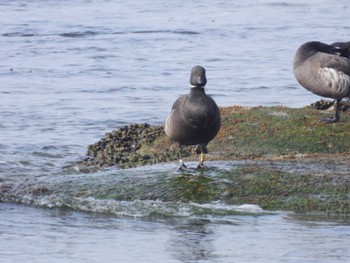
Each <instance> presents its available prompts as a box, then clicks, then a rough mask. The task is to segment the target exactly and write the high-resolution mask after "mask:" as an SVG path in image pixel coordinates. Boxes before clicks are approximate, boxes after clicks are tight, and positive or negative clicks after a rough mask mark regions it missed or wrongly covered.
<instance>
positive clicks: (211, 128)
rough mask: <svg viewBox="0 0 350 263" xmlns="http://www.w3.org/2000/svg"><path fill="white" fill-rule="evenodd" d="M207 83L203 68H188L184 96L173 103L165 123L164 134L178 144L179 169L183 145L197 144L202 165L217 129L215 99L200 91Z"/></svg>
mask: <svg viewBox="0 0 350 263" xmlns="http://www.w3.org/2000/svg"><path fill="white" fill-rule="evenodd" d="M206 83H207V78H206V76H205V69H204V68H203V67H201V66H195V67H193V68H192V72H191V78H190V84H191V90H190V93H189V94H188V95H182V96H180V97H179V98H178V99H177V100H176V101H175V102H174V104H173V107H172V109H171V114H170V116H169V117H168V118H167V120H166V123H165V134H166V135H167V136H168V137H169V138H170V140H172V141H174V142H177V143H178V144H179V147H180V149H179V158H180V164H181V167H180V169H181V170H182V169H186V168H187V167H186V165H185V164H184V163H183V161H182V156H181V151H182V146H183V145H199V146H200V150H201V157H200V163H199V165H198V167H199V168H200V167H203V166H204V164H203V163H204V150H205V148H206V146H207V144H208V143H209V142H210V141H211V140H212V139H214V137H215V136H216V134H217V133H218V132H219V130H220V126H221V117H220V111H219V108H218V106H217V105H216V103H215V101H214V100H213V99H212V98H211V97H209V96H208V95H207V94H206V93H205V90H204V86H205V84H206Z"/></svg>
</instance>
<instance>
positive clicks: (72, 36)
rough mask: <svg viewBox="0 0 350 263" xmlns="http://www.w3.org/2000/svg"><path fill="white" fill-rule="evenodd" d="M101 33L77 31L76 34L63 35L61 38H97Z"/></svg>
mask: <svg viewBox="0 0 350 263" xmlns="http://www.w3.org/2000/svg"><path fill="white" fill-rule="evenodd" d="M98 34H99V32H96V31H90V30H87V31H82V32H80V31H76V32H68V33H61V34H60V36H61V37H69V38H78V37H89V36H96V35H98Z"/></svg>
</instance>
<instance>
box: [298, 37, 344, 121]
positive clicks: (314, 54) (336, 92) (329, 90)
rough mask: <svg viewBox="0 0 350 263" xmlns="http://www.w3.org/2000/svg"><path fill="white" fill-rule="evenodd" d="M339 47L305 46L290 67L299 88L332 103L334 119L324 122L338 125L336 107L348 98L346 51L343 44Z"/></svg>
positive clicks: (314, 44)
mask: <svg viewBox="0 0 350 263" xmlns="http://www.w3.org/2000/svg"><path fill="white" fill-rule="evenodd" d="M338 45H339V43H335V45H334V46H333V45H327V44H324V43H321V42H317V41H312V42H307V43H305V44H303V45H301V46H300V47H299V48H298V50H297V52H296V54H295V57H294V64H293V71H294V75H295V77H296V79H297V81H298V82H299V83H300V85H301V86H303V87H304V88H305V89H307V90H309V91H311V92H313V93H315V94H317V95H319V96H322V97H327V98H332V99H335V116H334V118H326V119H324V121H325V122H327V123H334V122H337V121H339V119H340V113H339V107H340V105H339V103H340V101H341V100H342V99H343V98H346V97H349V96H350V59H349V57H347V54H349V53H348V52H349V47H347V46H346V44H344V43H343V45H342V46H340V47H339V46H338Z"/></svg>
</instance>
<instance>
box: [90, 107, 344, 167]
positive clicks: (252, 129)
mask: <svg viewBox="0 0 350 263" xmlns="http://www.w3.org/2000/svg"><path fill="white" fill-rule="evenodd" d="M220 110H221V116H222V127H221V130H220V132H219V134H218V135H217V136H216V138H215V139H214V140H213V141H211V142H210V143H209V145H208V150H209V155H208V156H207V158H208V159H211V160H213V159H215V160H233V159H250V158H271V157H274V158H276V157H277V158H281V157H286V156H288V157H293V156H301V155H302V156H307V155H315V154H334V153H345V152H349V151H350V140H349V137H350V136H349V130H350V116H349V114H347V113H343V114H342V119H341V122H339V123H335V124H326V123H323V122H321V121H320V119H321V118H322V117H324V115H327V114H329V115H331V114H332V113H330V112H328V111H319V110H316V109H313V108H312V107H305V108H298V109H293V108H287V107H250V108H248V107H237V106H236V107H224V108H221V109H220ZM163 129H164V127H163V126H154V127H152V126H150V125H148V124H132V125H129V126H125V127H122V128H120V129H117V130H115V131H112V132H109V133H106V135H105V136H104V137H103V138H102V139H101V140H100V141H98V142H96V143H95V144H92V145H90V146H89V147H88V153H87V156H88V157H87V159H86V161H85V162H84V164H86V165H98V166H112V165H118V166H119V167H121V168H128V167H134V166H142V165H145V164H154V163H159V162H169V161H174V160H177V159H178V145H177V144H175V143H172V142H171V141H170V140H169V139H168V138H167V137H166V136H165V134H164V131H163ZM195 153H196V149H195V147H187V148H186V147H185V149H184V152H183V157H188V158H189V159H193V158H194V157H195ZM189 156H191V157H189Z"/></svg>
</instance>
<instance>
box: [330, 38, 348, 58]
mask: <svg viewBox="0 0 350 263" xmlns="http://www.w3.org/2000/svg"><path fill="white" fill-rule="evenodd" d="M331 46H333V47H336V48H338V49H339V56H343V57H347V58H350V41H349V42H335V43H333V44H331Z"/></svg>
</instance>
